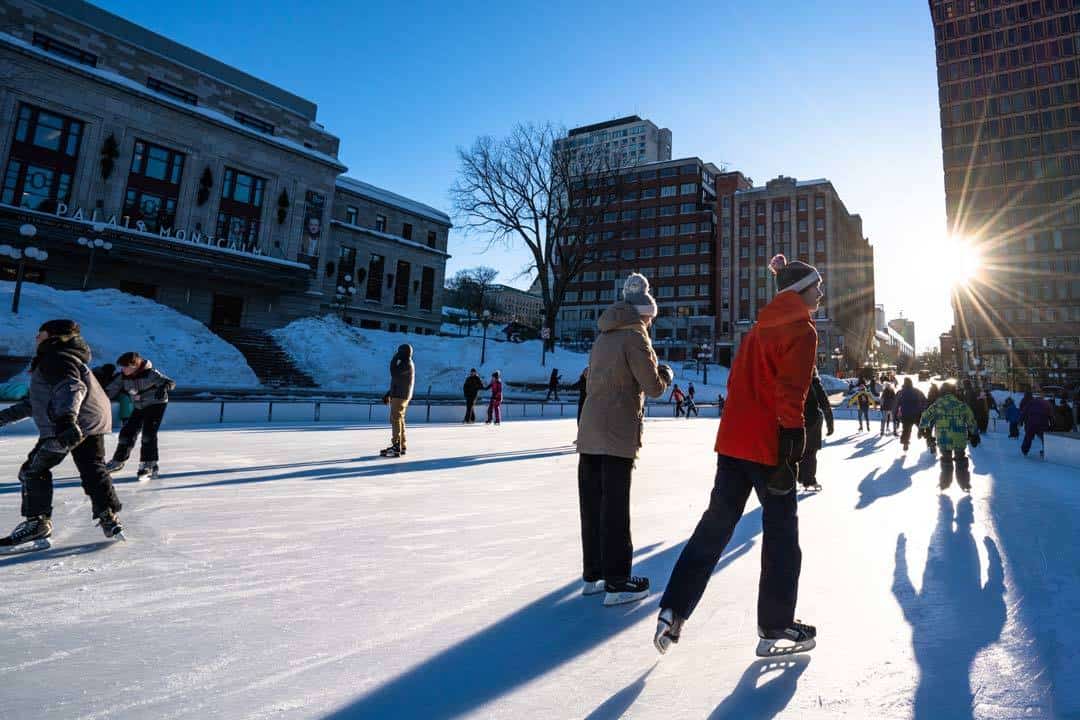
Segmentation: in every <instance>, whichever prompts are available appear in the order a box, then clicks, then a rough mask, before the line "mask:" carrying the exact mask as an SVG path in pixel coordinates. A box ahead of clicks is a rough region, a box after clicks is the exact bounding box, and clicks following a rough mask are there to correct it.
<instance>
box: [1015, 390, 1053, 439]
mask: <svg viewBox="0 0 1080 720" xmlns="http://www.w3.org/2000/svg"><path fill="white" fill-rule="evenodd" d="M1024 400H1027V402H1026V403H1025V402H1024ZM1053 417H1054V407H1053V406H1052V405H1051V404H1050V401H1049V400H1047V399H1045V398H1037V397H1034V396H1030V397H1029V396H1028V395H1025V396H1024V398H1023V400H1021V401H1020V423H1021V424H1022V425H1023V426H1024V427H1026V428H1027V430H1028V432H1046V431H1047V430H1049V429H1050V421H1051V419H1052V418H1053Z"/></svg>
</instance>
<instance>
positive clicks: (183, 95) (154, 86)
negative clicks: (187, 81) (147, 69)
mask: <svg viewBox="0 0 1080 720" xmlns="http://www.w3.org/2000/svg"><path fill="white" fill-rule="evenodd" d="M146 87H148V88H150V89H151V90H153V91H154V92H157V93H161V94H162V95H166V96H168V97H171V98H172V99H173V100H179V101H180V102H182V103H187V104H188V105H198V104H199V96H198V95H196V94H195V93H193V92H188V91H187V90H184V89H183V88H179V87H176V86H175V85H170V84H169V83H167V82H163V81H161V80H158V79H157V78H155V77H148V78H146Z"/></svg>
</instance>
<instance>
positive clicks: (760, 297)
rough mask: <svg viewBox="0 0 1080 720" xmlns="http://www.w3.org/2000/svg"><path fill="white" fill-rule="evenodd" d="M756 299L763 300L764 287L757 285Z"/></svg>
mask: <svg viewBox="0 0 1080 720" xmlns="http://www.w3.org/2000/svg"><path fill="white" fill-rule="evenodd" d="M757 299H758V300H764V299H765V288H763V287H759V288H758V289H757Z"/></svg>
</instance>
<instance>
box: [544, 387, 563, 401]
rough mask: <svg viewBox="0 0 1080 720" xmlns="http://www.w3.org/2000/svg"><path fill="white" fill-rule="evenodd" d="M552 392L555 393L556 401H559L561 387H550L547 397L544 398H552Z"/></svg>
mask: <svg viewBox="0 0 1080 720" xmlns="http://www.w3.org/2000/svg"><path fill="white" fill-rule="evenodd" d="M552 393H555V402H559V388H557V387H548V394H547V397H546V398H544V400H545V401H546V400H550V399H551V394H552Z"/></svg>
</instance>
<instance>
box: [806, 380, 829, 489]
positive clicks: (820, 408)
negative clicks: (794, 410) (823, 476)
mask: <svg viewBox="0 0 1080 720" xmlns="http://www.w3.org/2000/svg"><path fill="white" fill-rule="evenodd" d="M803 419H804V420H805V422H806V449H804V450H803V454H802V459H800V460H799V482H800V483H801V484H802V486H803V487H804V488H805V489H807V490H813V491H814V492H820V491H821V483H820V482H818V479H817V454H818V451H819V450H821V447H822V445H823V444H824V441H823V440H822V437H821V427H822V425H824V426H825V427H826V428H827V430H828V432H826V433H825V434H826V435H827V436H828V435H832V434H833V412H832V406H831V405H829V396H828V395H826V394H825V387H824V386H823V385H822V384H821V378H820V377H819V376H818V371H817V368H816V367H815V368H814V377H813V378H812V379H811V380H810V390H809V391H808V392H807V393H806V403H805V404H804V405H803Z"/></svg>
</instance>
